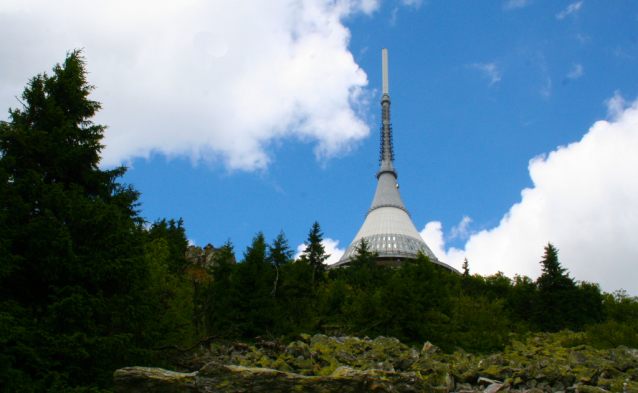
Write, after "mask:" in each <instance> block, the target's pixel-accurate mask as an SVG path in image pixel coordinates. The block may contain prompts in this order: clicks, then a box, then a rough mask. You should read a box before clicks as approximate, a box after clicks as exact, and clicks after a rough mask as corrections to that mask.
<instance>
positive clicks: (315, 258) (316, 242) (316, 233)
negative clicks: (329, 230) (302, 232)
mask: <svg viewBox="0 0 638 393" xmlns="http://www.w3.org/2000/svg"><path fill="white" fill-rule="evenodd" d="M322 241H323V233H321V227H320V226H319V222H317V221H315V223H314V224H312V228H311V229H310V233H309V234H308V241H306V242H305V244H306V248H305V250H304V254H306V258H308V263H309V264H310V266H312V283H313V284H314V282H315V276H316V274H317V272H321V271H324V270H325V266H326V265H325V264H324V261H325V260H326V259H328V258H329V257H330V255H329V254H326V249H325V247H324V246H323V244H321V242H322Z"/></svg>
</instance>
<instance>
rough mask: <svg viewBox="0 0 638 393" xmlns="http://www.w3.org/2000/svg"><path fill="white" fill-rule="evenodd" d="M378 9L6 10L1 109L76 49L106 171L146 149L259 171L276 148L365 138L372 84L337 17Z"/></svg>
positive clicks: (69, 5) (363, 3)
mask: <svg viewBox="0 0 638 393" xmlns="http://www.w3.org/2000/svg"><path fill="white" fill-rule="evenodd" d="M377 8H378V0H338V1H332V0H303V1H298V2H290V1H287V0H272V1H268V2H264V1H260V0H246V1H242V2H230V1H217V2H209V1H197V0H195V1H188V2H159V3H158V2H155V1H150V0H126V1H124V0H115V1H109V2H85V1H80V0H71V1H65V2H62V3H55V4H54V3H51V2H46V1H43V0H20V1H8V2H5V3H3V12H2V13H0V33H1V34H2V35H3V36H5V37H9V36H10V37H13V38H12V39H11V40H2V42H1V43H0V59H3V60H2V66H3V72H2V76H1V77H0V91H1V92H2V93H3V96H2V97H0V106H2V107H5V108H8V107H10V106H11V107H15V106H16V104H17V103H16V102H15V100H14V99H13V96H15V95H19V94H20V93H21V91H22V89H23V87H24V85H25V83H26V81H27V80H28V78H30V77H32V76H33V75H35V74H37V73H40V72H42V71H44V70H50V68H51V67H52V66H53V64H54V63H56V62H61V61H62V60H63V57H64V54H65V53H66V51H67V50H69V49H73V48H84V52H85V55H86V57H87V60H88V70H89V72H90V75H89V81H90V82H91V83H92V84H94V85H96V86H97V90H96V91H95V93H94V95H93V98H94V99H96V100H98V101H100V102H102V104H103V109H102V111H101V113H100V114H99V115H98V117H97V119H96V121H98V122H99V123H101V124H106V125H108V126H109V129H108V130H107V131H106V136H105V139H104V141H103V142H104V144H106V145H107V147H106V149H105V150H104V151H103V161H102V164H103V165H105V166H113V165H118V164H121V163H125V162H127V161H129V160H131V159H132V158H134V157H148V156H149V155H151V154H154V153H161V154H165V155H167V156H175V155H188V156H190V157H191V159H192V161H193V162H194V163H197V162H201V161H208V160H212V161H219V162H221V163H223V164H224V165H226V166H227V167H228V168H229V169H240V170H255V169H259V168H265V167H267V165H268V164H269V163H270V162H271V161H272V159H273V150H272V149H273V148H272V145H273V141H277V140H280V139H283V138H293V139H298V140H301V141H303V142H310V143H314V144H315V153H316V155H317V157H318V158H319V159H324V158H328V157H332V156H334V155H337V154H340V153H342V152H344V151H347V150H348V149H349V148H350V147H351V146H353V142H355V141H357V140H360V139H362V138H364V137H365V136H367V135H368V134H369V127H368V125H367V124H365V123H364V122H363V121H362V120H361V114H362V113H363V112H362V111H365V110H366V108H367V99H368V96H367V95H366V91H365V86H366V85H367V76H366V74H365V73H364V72H363V70H361V68H359V66H358V65H357V64H356V63H355V61H354V59H353V56H352V54H351V53H350V52H349V50H348V42H349V39H350V32H349V30H348V29H347V28H346V27H345V26H344V25H343V24H342V23H341V21H342V19H343V18H345V17H348V16H349V15H352V14H355V13H368V14H369V13H371V12H373V11H375V10H376V9H377Z"/></svg>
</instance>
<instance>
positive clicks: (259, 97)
mask: <svg viewBox="0 0 638 393" xmlns="http://www.w3.org/2000/svg"><path fill="white" fill-rule="evenodd" d="M0 32H1V33H2V35H3V37H13V38H12V39H11V40H9V39H5V40H3V41H2V42H1V43H0V93H1V94H0V106H2V107H4V108H9V107H16V106H17V101H15V98H13V97H14V96H15V95H19V94H20V93H21V91H22V89H23V87H24V85H25V83H26V82H27V80H28V78H30V77H32V76H33V75H35V74H37V73H39V72H43V71H48V70H50V68H51V67H52V66H53V64H55V63H56V62H60V61H62V60H63V58H64V54H65V53H66V51H67V50H69V49H73V48H84V51H85V55H86V57H87V61H88V69H89V71H90V72H91V74H90V75H89V80H90V81H91V83H93V84H95V85H96V86H97V89H96V91H95V93H94V99H96V100H98V101H100V102H102V103H103V109H102V111H101V113H100V115H99V116H98V118H97V119H96V121H97V122H99V123H101V124H106V125H108V126H109V129H108V130H107V132H106V137H105V140H104V142H105V144H106V145H107V147H106V149H105V150H104V160H103V164H102V165H103V166H104V167H112V166H115V165H119V164H124V165H127V166H129V167H130V169H129V171H128V173H127V175H126V176H125V178H124V181H125V182H128V183H132V184H133V185H134V186H135V187H136V188H137V189H138V190H139V191H141V193H142V197H141V201H142V203H143V204H142V207H141V208H142V215H143V216H144V217H146V219H147V220H149V221H154V220H156V219H159V218H175V219H178V218H180V217H181V218H183V219H184V223H185V226H186V229H187V235H188V237H189V238H190V239H191V240H192V241H193V242H194V243H195V244H197V245H199V246H204V245H206V244H207V243H211V244H213V245H215V246H219V245H221V244H222V243H224V242H225V241H226V240H227V239H228V238H230V239H231V240H232V242H233V243H234V244H235V246H236V251H237V254H238V256H241V254H242V252H243V250H245V248H246V246H247V245H249V244H250V242H251V240H252V238H253V236H254V235H255V233H256V232H258V231H262V232H263V233H264V235H265V236H266V238H267V239H273V238H274V237H276V236H277V234H278V233H279V232H280V231H281V230H283V231H284V232H285V233H286V235H287V236H288V238H289V240H290V245H291V246H292V247H293V248H297V246H298V245H300V244H302V243H303V241H304V240H305V239H306V237H307V233H308V231H309V229H310V226H311V225H312V223H313V222H314V221H315V220H317V221H319V223H320V224H321V227H322V229H323V231H324V236H325V237H326V238H329V239H331V240H332V242H330V243H329V248H330V249H331V250H332V252H333V253H334V254H335V255H338V252H339V250H342V251H343V249H345V248H346V247H347V246H348V244H349V243H350V241H351V240H352V239H353V238H354V236H355V234H356V233H357V231H358V229H359V228H360V226H361V224H362V223H363V220H364V218H365V213H366V211H367V209H368V208H369V206H370V203H371V202H372V197H373V195H374V190H375V187H376V179H375V178H374V174H375V173H376V171H377V169H378V149H379V146H378V145H379V118H380V106H379V99H380V90H381V48H383V47H386V48H388V51H389V69H390V97H391V99H392V124H393V129H394V147H395V154H396V161H395V166H396V168H397V171H398V173H399V178H398V181H399V183H400V184H401V194H402V197H403V199H404V202H405V204H406V207H407V208H408V210H409V211H410V213H411V216H412V220H413V222H414V224H415V226H416V227H417V229H418V230H419V231H422V234H423V236H424V238H425V240H426V242H427V243H428V244H429V245H430V247H431V248H432V249H433V251H434V252H435V254H437V256H438V257H439V259H441V260H444V261H446V262H448V263H450V264H452V265H454V266H456V267H457V268H458V267H460V264H461V261H462V259H463V258H464V257H465V256H467V257H468V259H469V260H470V267H471V268H472V271H473V272H477V273H481V274H493V273H495V272H496V271H499V270H500V271H503V272H505V273H506V274H507V275H508V276H513V275H514V274H515V273H518V274H526V275H530V276H531V277H532V278H536V277H537V276H538V274H539V273H540V267H539V265H538V261H539V260H540V259H541V256H542V254H543V246H544V245H546V244H547V242H548V241H551V242H553V243H554V244H555V246H556V247H557V248H558V249H559V250H560V254H559V256H560V257H561V261H562V263H563V265H564V266H565V267H567V268H568V269H569V270H570V271H571V272H572V276H574V277H575V278H576V279H579V280H587V281H594V282H600V283H601V285H602V288H603V290H606V291H613V290H616V289H619V288H624V289H626V290H627V291H629V293H631V294H633V295H638V286H637V285H636V284H635V281H636V280H635V277H636V275H637V274H638V241H636V236H635V233H638V232H637V231H638V201H636V199H638V198H636V196H637V193H638V158H636V157H638V115H637V114H636V112H637V111H638V109H636V97H637V96H638V72H637V71H638V67H637V66H638V3H636V2H635V1H623V0H618V1H611V2H610V1H605V2H603V1H595V0H582V1H564V2H561V1H558V2H557V1H551V2H550V1H543V0H536V1H532V0H508V1H487V2H472V1H455V2H450V1H441V0H431V1H415V0H410V1H406V0H404V1H381V0H359V1H356V0H342V1H341V0H340V1H336V2H335V1H327V0H302V1H295V2H290V1H283V0H282V1H278V0H272V1H270V2H259V1H245V2H231V1H228V2H221V1H220V2H216V3H206V2H197V1H194V2H190V3H187V4H186V3H185V4H181V5H177V4H171V3H170V2H166V3H162V2H160V3H155V2H148V1H126V2H125V1H110V2H97V3H94V4H85V3H82V2H79V1H77V2H76V1H69V2H65V4H64V5H63V6H61V7H55V8H54V7H52V6H51V5H49V4H47V3H46V2H43V1H38V0H27V1H19V2H18V1H5V2H2V3H1V4H0ZM599 121H602V122H599ZM597 122H599V123H597ZM595 124H596V126H594V125H595ZM592 127H593V128H592ZM532 177H533V178H532ZM523 190H526V191H523ZM336 241H338V244H337V243H336ZM335 247H336V248H335Z"/></svg>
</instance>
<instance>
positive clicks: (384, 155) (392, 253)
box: [333, 48, 458, 273]
mask: <svg viewBox="0 0 638 393" xmlns="http://www.w3.org/2000/svg"><path fill="white" fill-rule="evenodd" d="M382 65H383V96H382V97H381V108H382V109H381V111H382V112H381V114H382V116H381V118H382V121H383V124H382V126H381V152H380V156H381V157H380V161H381V168H380V170H379V173H377V175H376V177H377V179H378V183H377V191H376V193H375V194H374V199H373V200H372V206H371V207H370V210H368V213H367V215H366V219H365V221H364V222H363V225H362V226H361V229H360V230H359V233H357V235H356V236H355V237H354V240H353V241H352V243H350V246H349V247H348V248H347V249H346V252H345V253H344V254H343V256H342V257H341V259H340V260H339V262H337V263H336V264H334V265H333V267H340V266H347V265H349V263H350V259H351V258H352V257H354V256H356V252H357V251H356V250H357V247H358V246H359V245H360V244H361V240H363V239H365V241H366V243H368V247H369V250H370V251H373V252H374V251H376V252H377V253H378V254H379V262H380V263H386V264H390V265H397V264H400V263H401V262H402V261H404V260H405V259H415V258H416V257H417V255H418V253H419V251H422V252H423V253H424V254H425V255H427V256H428V257H429V258H430V260H431V261H432V262H434V263H436V264H439V265H442V266H443V267H445V268H446V269H449V270H452V271H455V272H457V273H458V271H457V270H456V269H454V268H452V267H451V266H449V265H447V264H445V263H443V262H441V261H439V260H438V258H437V257H436V256H435V255H434V253H433V252H432V250H430V248H429V247H428V245H427V244H425V242H424V241H423V238H421V235H420V234H419V231H417V229H416V227H415V226H414V224H413V223H412V219H411V218H410V214H409V213H408V210H407V209H406V208H405V205H404V204H403V200H402V199H401V194H399V185H398V183H397V177H398V176H397V173H396V171H395V169H394V165H393V162H394V150H393V147H392V126H391V125H390V104H391V102H390V92H389V85H388V51H387V49H385V48H384V49H383V51H382Z"/></svg>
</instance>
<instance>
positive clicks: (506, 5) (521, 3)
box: [503, 0, 531, 11]
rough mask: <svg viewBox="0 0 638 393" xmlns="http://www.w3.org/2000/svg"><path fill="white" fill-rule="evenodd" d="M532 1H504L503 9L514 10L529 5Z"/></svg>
mask: <svg viewBox="0 0 638 393" xmlns="http://www.w3.org/2000/svg"><path fill="white" fill-rule="evenodd" d="M530 3H531V2H530V1H529V0H509V1H506V2H505V3H503V9H504V10H506V11H509V10H514V9H517V8H523V7H527V6H528V5H530Z"/></svg>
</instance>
